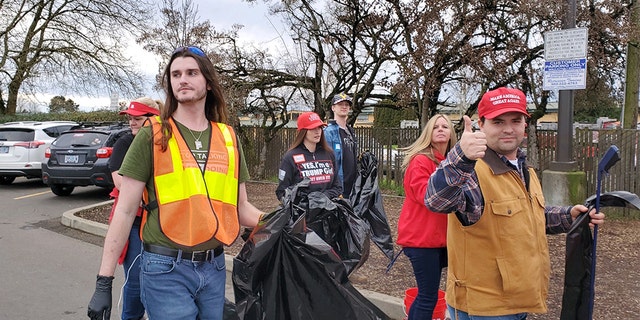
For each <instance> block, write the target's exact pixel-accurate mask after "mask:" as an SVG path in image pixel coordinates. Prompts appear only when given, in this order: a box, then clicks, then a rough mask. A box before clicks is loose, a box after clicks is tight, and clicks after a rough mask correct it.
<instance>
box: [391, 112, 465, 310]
mask: <svg viewBox="0 0 640 320" xmlns="http://www.w3.org/2000/svg"><path fill="white" fill-rule="evenodd" d="M455 143H456V137H455V134H454V131H453V125H452V123H451V120H450V119H449V118H448V117H447V116H445V115H442V114H438V115H435V116H433V117H432V118H431V119H429V121H428V122H427V125H426V126H425V127H424V129H423V130H422V133H421V134H420V136H419V137H418V139H417V140H416V141H415V142H414V143H413V144H411V145H410V146H408V147H407V148H404V149H403V151H404V154H405V156H404V160H403V161H402V168H403V169H404V171H405V175H404V190H405V199H404V203H403V205H402V210H401V211H400V219H399V221H398V240H397V243H398V245H400V246H402V248H403V249H402V250H403V252H404V254H405V255H406V256H407V257H409V260H410V261H411V265H412V267H413V273H414V275H415V278H416V283H417V285H418V295H417V296H416V299H415V300H414V302H413V304H412V305H411V307H410V308H409V315H408V318H407V319H409V320H412V319H413V320H415V319H431V318H432V315H433V310H434V308H435V306H436V302H437V300H438V289H439V287H440V275H441V273H442V268H444V267H446V266H447V215H445V214H440V213H434V212H431V211H429V210H428V209H427V207H426V206H425V204H424V196H425V194H426V192H427V182H428V181H429V177H430V176H431V174H432V173H433V172H434V171H435V170H436V167H437V166H438V164H439V163H440V161H442V160H444V157H445V155H446V153H447V152H448V151H449V150H450V149H451V147H452V146H453V145H454V144H455Z"/></svg>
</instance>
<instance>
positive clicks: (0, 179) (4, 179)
mask: <svg viewBox="0 0 640 320" xmlns="http://www.w3.org/2000/svg"><path fill="white" fill-rule="evenodd" d="M14 180H16V177H9V176H0V184H11V183H12V182H13V181H14Z"/></svg>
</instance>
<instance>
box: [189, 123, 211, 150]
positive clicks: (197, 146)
mask: <svg viewBox="0 0 640 320" xmlns="http://www.w3.org/2000/svg"><path fill="white" fill-rule="evenodd" d="M187 130H189V133H191V136H192V137H193V138H194V139H196V150H200V149H202V142H201V141H200V138H201V137H202V134H203V133H204V132H205V131H207V129H205V130H204V131H200V135H199V136H198V137H197V138H196V135H195V134H193V131H191V129H189V128H187Z"/></svg>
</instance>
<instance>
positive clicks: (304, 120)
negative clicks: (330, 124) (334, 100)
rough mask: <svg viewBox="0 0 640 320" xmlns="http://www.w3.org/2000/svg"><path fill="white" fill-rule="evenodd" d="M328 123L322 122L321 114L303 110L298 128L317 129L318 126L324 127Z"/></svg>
mask: <svg viewBox="0 0 640 320" xmlns="http://www.w3.org/2000/svg"><path fill="white" fill-rule="evenodd" d="M326 125H327V124H326V123H324V122H322V119H320V116H319V115H318V114H317V113H315V112H311V111H309V112H303V113H302V114H300V116H299V117H298V130H302V129H315V128H317V127H324V126H326Z"/></svg>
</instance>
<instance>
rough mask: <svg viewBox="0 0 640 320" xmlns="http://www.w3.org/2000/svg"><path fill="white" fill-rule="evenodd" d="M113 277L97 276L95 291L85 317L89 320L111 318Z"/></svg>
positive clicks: (106, 319)
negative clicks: (89, 319)
mask: <svg viewBox="0 0 640 320" xmlns="http://www.w3.org/2000/svg"><path fill="white" fill-rule="evenodd" d="M112 283H113V277H105V276H101V275H98V277H97V280H96V291H95V292H94V293H93V297H91V301H90V302H89V310H88V311H87V315H88V316H89V318H91V320H109V319H110V318H111V284H112Z"/></svg>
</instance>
